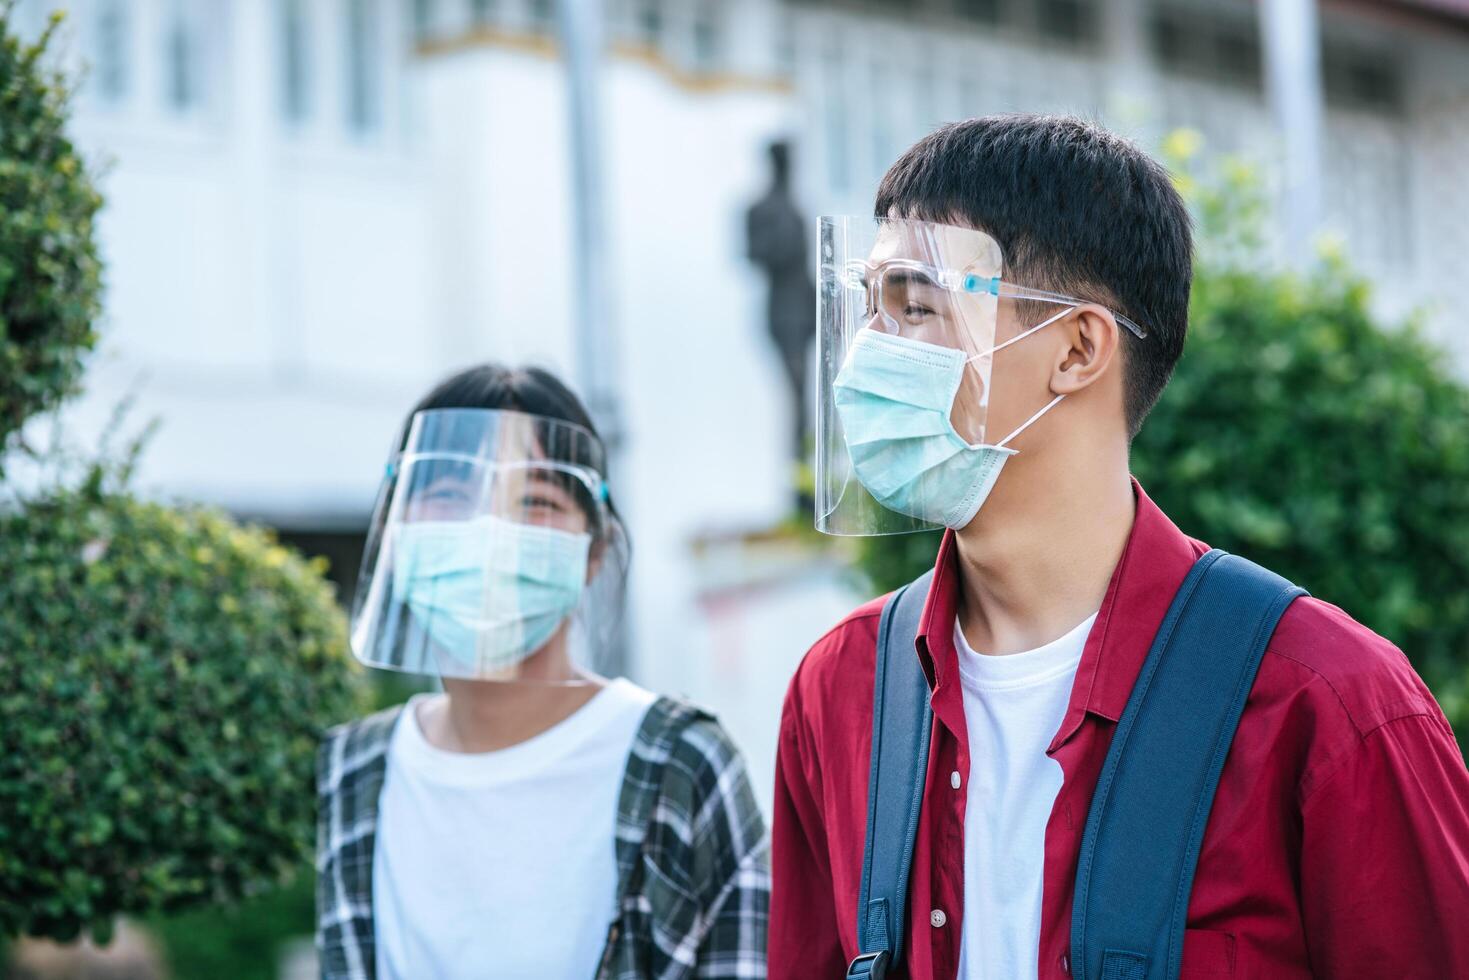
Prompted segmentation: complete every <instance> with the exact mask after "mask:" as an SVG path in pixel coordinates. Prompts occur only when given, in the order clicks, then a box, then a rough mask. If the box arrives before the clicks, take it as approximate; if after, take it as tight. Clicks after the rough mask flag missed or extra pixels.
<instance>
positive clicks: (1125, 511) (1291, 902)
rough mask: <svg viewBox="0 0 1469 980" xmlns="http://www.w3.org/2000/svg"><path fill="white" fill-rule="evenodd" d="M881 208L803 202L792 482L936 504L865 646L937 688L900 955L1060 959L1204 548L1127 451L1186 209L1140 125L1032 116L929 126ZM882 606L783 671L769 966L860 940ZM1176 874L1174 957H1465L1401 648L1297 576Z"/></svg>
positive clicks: (1401, 962) (855, 616) (1377, 960)
mask: <svg viewBox="0 0 1469 980" xmlns="http://www.w3.org/2000/svg"><path fill="white" fill-rule="evenodd" d="M875 212H876V215H877V217H878V221H877V222H876V226H877V227H876V228H871V226H872V225H873V224H874V222H872V221H871V220H870V219H869V220H867V221H866V222H865V223H864V224H865V226H867V228H868V229H869V230H868V231H866V232H864V231H862V229H861V228H859V227H858V226H857V225H854V224H852V223H851V222H850V221H846V222H834V221H833V220H832V219H826V222H827V223H826V224H825V226H824V228H823V238H822V256H821V261H822V264H823V269H822V273H823V275H822V303H823V322H822V329H823V331H825V333H824V335H823V342H824V344H825V345H826V346H825V350H824V357H823V360H824V362H825V364H826V373H825V374H824V376H823V386H824V391H823V406H822V408H823V412H824V415H823V422H824V423H825V432H826V433H827V434H828V435H829V436H830V435H831V434H832V433H833V432H834V431H837V432H838V434H837V435H835V436H832V437H831V438H830V440H829V443H828V444H827V445H825V446H824V447H823V450H822V451H823V452H824V454H825V455H824V456H823V458H822V459H821V460H820V461H819V462H820V465H819V471H820V472H819V475H818V483H819V485H818V488H817V494H818V498H819V499H818V524H819V525H820V526H822V528H823V529H824V530H828V531H833V532H837V533H887V532H893V531H901V530H911V529H915V528H919V527H925V526H937V525H945V526H947V527H948V528H949V530H948V531H947V532H946V534H945V537H944V540H943V543H942V545H941V547H940V550H939V555H938V560H937V564H936V567H935V571H934V577H933V579H932V583H931V585H930V588H929V593H928V598H927V602H926V605H925V606H924V608H923V615H922V618H921V620H920V621H919V624H918V627H917V638H916V643H915V644H914V646H916V651H915V650H913V649H907V650H904V649H903V648H902V646H901V645H894V646H893V647H891V648H890V649H892V650H894V651H896V652H895V653H894V654H893V655H895V656H901V655H905V654H906V655H907V656H916V657H917V658H918V660H919V662H920V664H921V666H922V669H923V672H924V675H925V676H926V678H927V681H928V684H929V687H930V689H931V701H930V703H931V706H932V711H933V723H932V731H931V743H930V746H929V749H928V766H927V774H926V777H924V780H923V797H922V808H921V811H920V814H919V817H918V822H917V832H916V840H915V844H914V853H913V860H912V870H911V876H910V878H909V879H908V886H907V908H908V915H907V920H906V928H905V929H904V930H903V936H904V951H903V961H902V965H901V967H900V969H899V972H900V973H901V974H903V975H907V976H910V977H914V978H940V977H942V978H948V977H955V976H960V977H964V978H1004V980H1013V978H1019V977H1037V976H1039V977H1042V978H1048V980H1061V978H1064V977H1067V976H1069V975H1071V974H1072V972H1074V971H1073V970H1072V964H1071V962H1070V951H1071V950H1070V928H1071V918H1072V903H1073V897H1074V896H1073V891H1074V882H1075V879H1076V876H1077V867H1078V855H1079V852H1080V850H1081V846H1082V834H1083V830H1084V828H1085V827H1086V824H1087V820H1088V813H1089V807H1090V804H1091V801H1092V797H1093V791H1094V790H1095V788H1096V787H1097V783H1098V775H1099V772H1100V770H1101V768H1102V765H1103V761H1104V759H1105V758H1106V757H1107V753H1108V748H1109V745H1110V744H1111V740H1112V734H1113V731H1114V729H1115V728H1116V727H1117V722H1118V720H1119V718H1120V717H1121V716H1122V713H1123V710H1124V707H1125V706H1126V705H1127V703H1128V698H1129V694H1130V693H1131V691H1132V688H1133V684H1134V681H1135V680H1136V679H1137V677H1138V674H1139V670H1140V668H1141V666H1142V664H1143V661H1144V659H1145V658H1146V657H1147V655H1148V652H1149V649H1150V646H1151V645H1152V643H1153V640H1154V636H1155V634H1156V633H1157V632H1158V629H1159V626H1160V624H1161V622H1162V621H1163V618H1164V616H1165V613H1166V612H1167V611H1168V609H1169V606H1170V603H1171V602H1172V600H1173V597H1174V594H1175V592H1176V591H1177V590H1178V588H1179V586H1180V584H1181V583H1182V582H1183V580H1184V579H1185V577H1186V576H1187V575H1188V573H1189V571H1190V569H1191V567H1192V566H1193V564H1194V562H1195V560H1196V559H1197V558H1199V557H1200V556H1201V555H1202V554H1204V553H1205V552H1206V551H1207V547H1206V546H1205V545H1204V544H1202V543H1200V542H1199V541H1196V540H1194V539H1192V538H1190V537H1188V536H1186V535H1185V534H1184V533H1183V532H1181V531H1180V530H1179V529H1178V528H1177V527H1175V526H1174V525H1173V524H1172V523H1171V522H1170V521H1169V520H1168V518H1167V517H1166V516H1165V515H1164V514H1163V513H1162V512H1161V511H1159V510H1158V508H1157V507H1156V506H1155V505H1154V504H1153V503H1152V502H1151V501H1150V500H1149V499H1148V497H1147V496H1146V494H1145V493H1144V492H1143V490H1142V488H1141V487H1140V486H1138V484H1137V483H1136V482H1134V481H1132V480H1131V479H1130V477H1129V474H1128V447H1129V442H1130V440H1131V438H1132V436H1133V435H1135V434H1136V433H1137V431H1138V429H1139V427H1140V425H1141V424H1142V421H1143V418H1144V416H1146V414H1147V413H1148V410H1149V409H1150V408H1151V407H1152V405H1153V404H1154V403H1155V401H1156V400H1157V398H1158V396H1159V395H1160V393H1161V392H1162V390H1163V387H1164V385H1165V384H1166V382H1167V380H1168V378H1169V375H1170V373H1171V372H1172V370H1173V366H1174V364H1175V362H1176V361H1177V360H1178V357H1179V355H1180V353H1181V352H1182V350H1183V342H1184V333H1185V329H1186V325H1187V317H1188V296H1189V285H1190V278H1191V270H1190V264H1191V242H1190V231H1189V219H1188V216H1187V214H1186V212H1185V209H1184V206H1183V203H1182V202H1181V201H1180V199H1179V197H1178V194H1177V193H1176V192H1175V190H1174V188H1173V187H1172V185H1171V183H1170V182H1169V179H1168V176H1167V174H1166V173H1165V172H1164V171H1163V169H1162V168H1161V167H1159V166H1158V165H1157V164H1156V163H1155V162H1153V161H1152V160H1150V159H1149V158H1147V157H1146V156H1145V155H1144V154H1142V153H1141V152H1140V151H1139V150H1138V149H1137V148H1136V147H1134V146H1132V145H1131V144H1129V143H1127V142H1125V141H1123V140H1121V139H1119V138H1117V137H1115V136H1112V135H1110V134H1108V133H1107V132H1105V131H1103V130H1101V129H1099V128H1097V127H1095V126H1093V125H1090V124H1088V123H1085V122H1081V121H1078V120H1075V119H1067V118H1051V117H1035V116H1005V117H991V118H984V119H974V120H970V121H967V122H963V123H958V124H954V125H950V126H947V127H945V128H943V129H940V130H939V131H937V132H935V133H934V134H932V135H931V136H929V137H927V138H925V139H924V140H922V141H921V142H919V143H918V144H917V145H915V146H914V147H913V148H912V149H911V150H909V151H908V153H907V154H906V155H905V156H904V157H903V158H902V159H901V160H899V161H898V162H897V163H896V164H895V165H894V166H893V167H892V169H891V170H890V171H889V172H888V174H887V175H886V177H885V178H884V179H883V182H882V186H881V187H880V188H879V190H878V194H877V201H876V208H875ZM864 234H865V235H866V236H868V237H869V238H870V239H871V241H870V245H871V250H870V251H865V248H866V246H867V245H868V244H869V243H868V242H867V241H864V240H862V239H863V235H864ZM883 605H884V602H883V600H874V601H873V602H870V603H868V604H867V605H865V606H863V607H861V608H859V609H858V610H856V611H855V612H853V613H852V614H851V615H850V616H848V617H847V618H846V619H845V620H843V621H842V622H841V623H839V624H838V625H837V626H836V627H835V628H834V629H833V630H832V631H831V632H830V633H828V634H827V635H826V636H825V637H823V638H822V639H821V640H819V641H818V642H817V643H816V645H815V646H814V647H813V648H812V649H811V651H810V653H809V654H808V655H807V656H806V658H805V660H804V661H803V663H802V664H801V667H800V668H799V670H798V671H797V673H796V676H795V678H794V680H793V681H792V682H791V686H790V690H789V693H788V695H787V698H786V703H785V708H784V714H783V718H782V722H781V737H780V750H779V757H778V760H777V774H776V792H775V812H774V841H773V862H774V866H773V871H774V892H773V898H772V904H771V929H770V976H771V978H773V980H807V978H812V977H823V978H824V977H839V976H842V975H843V974H844V973H845V971H846V969H847V966H848V964H849V962H851V961H852V960H853V958H854V957H856V956H857V954H858V953H859V947H858V923H857V912H858V898H859V889H860V885H861V878H862V866H863V852H864V839H865V830H866V823H867V817H868V808H867V796H868V778H869V762H870V756H871V747H872V740H873V732H872V728H873V714H874V712H873V693H874V661H875V647H876V637H877V627H878V623H879V617H880V615H881V613H882V609H883ZM894 642H895V644H896V643H897V641H894ZM1186 894H1187V895H1188V900H1187V909H1186V922H1187V929H1186V932H1185V933H1184V934H1183V943H1182V964H1181V974H1180V975H1181V976H1182V977H1184V978H1188V977H1203V976H1208V977H1230V976H1232V977H1269V978H1292V977H1333V978H1341V977H1394V978H1402V977H1415V978H1417V977H1422V978H1430V977H1432V978H1441V977H1449V976H1469V773H1466V771H1465V767H1464V763H1463V760H1462V758H1461V756H1460V754H1459V750H1458V748H1457V746H1456V744H1455V742H1454V739H1453V736H1452V733H1451V732H1450V730H1449V725H1448V723H1447V721H1446V720H1445V718H1444V715H1443V713H1442V712H1441V711H1440V709H1439V707H1438V705H1437V704H1436V703H1435V701H1434V699H1433V697H1432V695H1431V694H1430V693H1429V691H1428V690H1427V688H1426V687H1425V686H1424V685H1423V683H1422V681H1420V680H1419V678H1418V677H1417V675H1416V674H1415V673H1414V672H1413V670H1412V668H1411V667H1410V666H1409V664H1408V662H1407V660H1406V658H1405V657H1404V656H1403V654H1402V653H1401V652H1399V651H1398V650H1397V649H1396V648H1394V647H1393V646H1392V644H1390V643H1389V642H1387V641H1386V640H1384V639H1383V638H1381V637H1379V636H1377V635H1375V634H1374V633H1372V632H1371V631H1370V630H1368V629H1366V628H1365V627H1363V626H1361V625H1360V624H1358V623H1356V622H1354V621H1353V620H1352V619H1351V618H1350V617H1349V616H1348V615H1347V614H1346V613H1345V612H1343V611H1342V610H1340V609H1337V608H1336V607H1334V606H1332V605H1330V604H1328V603H1326V602H1323V601H1320V600H1317V599H1312V598H1300V599H1297V600H1296V601H1295V602H1294V603H1292V604H1291V605H1290V606H1289V607H1288V608H1287V610H1286V612H1285V614H1284V616H1283V618H1282V619H1281V620H1280V622H1279V624H1278V627H1277V628H1276V630H1275V632H1274V634H1273V637H1272V638H1271V639H1270V640H1269V643H1268V646H1267V648H1266V650H1265V653H1264V656H1263V660H1262V661H1261V663H1260V666H1259V669H1258V673H1257V675H1256V676H1255V679H1254V684H1253V687H1252V688H1250V694H1249V698H1248V701H1247V703H1246V705H1245V708H1244V711H1243V715H1242V717H1241V719H1240V721H1239V724H1238V728H1237V730H1236V733H1235V736H1234V741H1233V744H1232V748H1231V749H1230V751H1229V754H1228V756H1227V759H1226V761H1225V764H1224V766H1223V771H1222V775H1221V777H1220V781H1219V785H1218V789H1217V792H1216V794H1215V796H1214V799H1213V807H1212V811H1209V817H1208V823H1207V825H1206V828H1205V831H1204V836H1203V841H1202V848H1201V851H1200V854H1199V857H1198V863H1197V871H1196V875H1195V877H1194V880H1193V885H1192V892H1191V893H1186ZM1139 975H1141V974H1139ZM1147 975H1148V976H1149V977H1151V976H1154V975H1161V974H1154V973H1148V974H1147Z"/></svg>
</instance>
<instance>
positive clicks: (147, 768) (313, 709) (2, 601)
mask: <svg viewBox="0 0 1469 980" xmlns="http://www.w3.org/2000/svg"><path fill="white" fill-rule="evenodd" d="M321 572H322V569H321V567H320V565H319V564H314V563H308V562H306V561H305V560H303V559H301V558H300V557H299V556H297V555H296V554H294V553H293V552H291V551H289V550H287V549H286V548H283V547H281V546H280V545H279V544H277V543H276V542H275V540H274V538H273V537H271V536H270V535H269V534H268V533H267V532H264V531H261V530H257V529H251V528H243V527H240V526H238V525H236V524H234V523H232V522H231V521H229V520H228V519H227V518H225V517H224V516H222V515H219V514H216V513H213V512H210V511H205V510H175V509H171V508H168V507H164V506H160V505H158V504H153V503H146V502H142V501H139V500H136V499H133V498H131V497H128V496H126V495H123V494H120V493H116V492H111V491H106V490H103V489H101V487H100V483H99V481H98V480H95V479H94V480H91V481H88V482H87V483H86V485H85V486H84V487H83V488H82V489H80V490H74V491H57V492H53V493H51V494H49V495H48V496H45V497H43V498H40V499H36V500H33V501H30V502H28V503H25V504H23V505H21V506H19V507H17V508H12V509H10V510H9V511H7V512H4V513H3V514H0V653H3V656H0V717H3V718H4V719H5V724H4V726H3V727H0V934H33V935H39V936H48V937H52V938H55V939H60V940H67V939H70V938H72V937H74V936H76V935H77V934H78V933H79V932H80V931H81V930H83V929H90V930H92V931H93V933H94V935H96V936H98V937H99V938H105V936H106V935H107V933H108V930H109V929H110V927H111V923H112V922H113V921H114V918H115V917H116V916H117V915H118V914H122V913H126V914H133V915H141V914H147V913H155V912H170V911H179V910H184V909H187V908H192V907H197V906H200V905H203V904H207V903H226V902H232V901H235V900H237V899H240V898H244V897H249V896H252V895H256V894H260V893H262V892H264V891H267V890H269V889H271V888H274V887H277V886H279V885H280V884H281V883H282V882H284V881H286V880H288V879H289V878H290V877H291V876H292V875H294V874H295V873H296V872H297V871H298V870H299V869H300V868H301V867H302V866H303V864H304V863H305V862H306V861H307V860H309V857H310V854H311V851H312V845H313V834H314V826H315V823H314V812H315V795H314V791H313V782H314V755H315V750H316V745H317V740H318V737H319V735H320V733H321V731H322V730H323V728H324V727H325V726H326V725H328V724H330V723H334V722H337V721H341V720H344V719H347V718H349V717H351V716H353V715H355V714H357V713H358V712H359V710H360V708H361V707H362V703H361V699H360V696H359V692H360V685H359V683H358V678H359V676H360V675H359V673H358V672H357V671H356V670H355V669H354V667H353V665H352V662H351V660H350V657H349V656H348V653H347V646H346V631H345V624H344V622H343V617H342V614H341V612H340V610H339V609H338V607H337V605H336V603H335V601H334V596H333V592H332V589H331V587H330V586H329V585H328V584H327V583H326V581H325V580H324V579H323V577H322V574H321Z"/></svg>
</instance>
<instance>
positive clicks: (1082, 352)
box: [1051, 303, 1121, 395]
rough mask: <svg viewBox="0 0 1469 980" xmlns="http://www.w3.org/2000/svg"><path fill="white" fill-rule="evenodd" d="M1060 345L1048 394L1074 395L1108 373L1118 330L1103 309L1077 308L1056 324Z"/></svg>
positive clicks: (1087, 305)
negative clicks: (1060, 339)
mask: <svg viewBox="0 0 1469 980" xmlns="http://www.w3.org/2000/svg"><path fill="white" fill-rule="evenodd" d="M1054 329H1056V331H1057V333H1058V334H1059V335H1060V337H1061V338H1062V339H1063V341H1064V343H1063V344H1062V345H1059V347H1060V349H1059V350H1058V351H1057V354H1056V363H1055V365H1054V366H1053V367H1052V369H1051V391H1052V392H1054V393H1055V394H1057V395H1073V394H1075V393H1077V392H1079V391H1081V390H1082V389H1084V388H1087V387H1090V386H1091V385H1092V384H1093V383H1095V382H1096V380H1097V379H1098V378H1100V377H1102V376H1103V375H1105V374H1106V373H1107V369H1108V368H1109V367H1110V366H1111V365H1112V362H1113V360H1114V359H1115V358H1116V356H1117V344H1118V341H1119V340H1120V339H1121V333H1120V330H1121V328H1120V327H1119V326H1118V324H1117V320H1116V318H1115V317H1113V316H1112V314H1111V312H1109V311H1108V310H1107V309H1106V308H1105V307H1102V306H1098V305H1096V304H1095V303H1087V304H1085V305H1082V306H1078V307H1077V308H1076V309H1075V310H1073V311H1072V313H1071V315H1070V316H1067V317H1064V318H1063V319H1061V320H1058V321H1057V322H1056V324H1055V328H1054Z"/></svg>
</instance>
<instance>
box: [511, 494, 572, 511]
mask: <svg viewBox="0 0 1469 980" xmlns="http://www.w3.org/2000/svg"><path fill="white" fill-rule="evenodd" d="M520 504H521V506H522V507H525V508H526V509H528V510H534V509H546V510H555V511H560V510H561V509H562V507H561V503H560V502H559V501H556V500H552V499H551V498H550V497H542V496H538V495H527V496H525V497H522V498H521V501H520Z"/></svg>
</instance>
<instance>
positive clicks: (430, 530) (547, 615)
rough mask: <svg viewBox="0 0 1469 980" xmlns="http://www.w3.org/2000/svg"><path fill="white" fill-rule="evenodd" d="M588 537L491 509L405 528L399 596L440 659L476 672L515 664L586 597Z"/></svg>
mask: <svg viewBox="0 0 1469 980" xmlns="http://www.w3.org/2000/svg"><path fill="white" fill-rule="evenodd" d="M591 541H592V537H591V535H590V534H575V533H572V532H568V531H561V530H558V529H556V528H551V527H545V526H542V525H536V524H521V523H517V522H514V521H508V520H505V519H503V518H499V517H494V516H491V515H482V516H480V517H477V518H474V519H473V520H468V521H419V522H413V523H408V524H403V525H401V526H400V527H399V528H398V532H397V537H396V540H395V544H394V547H395V548H396V549H397V554H396V556H395V559H394V563H393V591H394V596H395V597H396V598H397V599H398V601H401V602H403V603H405V604H406V605H407V607H408V609H409V610H410V611H411V612H412V613H413V616H414V618H415V619H416V620H417V621H418V622H419V624H421V625H422V626H423V628H424V629H425V630H427V631H428V634H429V636H430V637H431V638H432V639H433V641H434V643H435V644H436V645H437V646H438V647H439V648H440V649H441V651H442V652H443V654H444V655H446V656H449V657H452V658H455V659H456V660H458V661H459V662H460V663H461V664H463V665H464V666H465V667H468V668H471V669H472V670H475V671H480V672H493V671H495V670H499V669H504V668H508V667H513V666H514V665H516V664H518V663H520V662H521V661H522V660H524V659H525V658H527V657H529V656H530V655H531V654H532V653H535V652H536V651H537V650H539V649H540V648H541V647H543V646H545V645H546V643H547V641H549V640H550V639H551V637H552V636H553V635H555V633H556V630H557V629H558V628H560V626H561V624H562V623H564V622H565V621H566V620H567V618H568V617H570V616H571V614H572V613H573V612H574V611H575V610H576V608H577V606H578V604H579V603H580V602H581V596H582V590H583V589H584V588H585V584H586V579H587V561H588V555H589V553H590V550H591Z"/></svg>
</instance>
